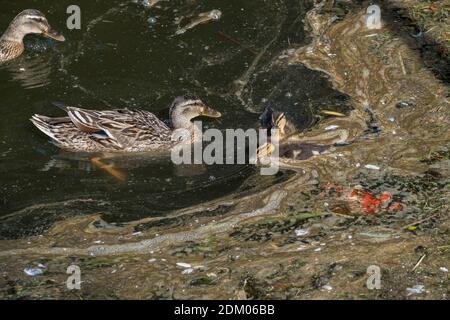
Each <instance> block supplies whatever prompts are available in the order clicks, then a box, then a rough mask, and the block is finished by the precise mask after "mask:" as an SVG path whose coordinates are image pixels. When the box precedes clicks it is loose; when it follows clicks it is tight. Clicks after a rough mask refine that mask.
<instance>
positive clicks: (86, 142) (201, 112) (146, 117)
mask: <svg viewBox="0 0 450 320" xmlns="http://www.w3.org/2000/svg"><path fill="white" fill-rule="evenodd" d="M59 107H61V108H62V109H63V110H64V111H66V112H67V114H68V117H61V118H49V117H45V116H41V115H34V116H33V117H32V119H30V120H31V122H33V124H34V125H35V126H36V127H37V128H38V129H39V130H41V131H42V132H43V133H45V134H46V135H48V136H49V137H50V138H52V139H53V141H54V142H55V144H56V145H57V146H58V147H60V148H61V149H64V150H69V151H80V152H145V151H152V150H164V149H169V148H171V147H172V146H174V145H175V144H177V143H179V141H172V133H173V131H174V130H176V129H188V130H193V123H192V122H191V120H192V119H193V118H196V117H198V116H207V117H212V118H218V117H220V116H221V114H220V112H218V111H216V110H213V109H211V108H209V107H207V106H206V105H205V104H204V103H203V102H202V101H201V100H199V99H196V98H192V97H186V96H185V97H178V98H176V99H175V100H174V101H173V103H172V105H171V107H170V111H169V115H170V120H171V124H170V126H168V125H166V124H165V123H164V122H163V121H161V120H159V119H158V118H157V117H156V116H155V115H154V114H153V113H151V112H148V111H145V110H137V109H116V110H107V111H95V110H86V109H81V108H75V107H66V106H59Z"/></svg>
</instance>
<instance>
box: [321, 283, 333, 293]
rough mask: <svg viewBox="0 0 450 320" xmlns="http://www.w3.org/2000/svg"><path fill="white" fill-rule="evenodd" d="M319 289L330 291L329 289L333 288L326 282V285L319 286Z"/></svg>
mask: <svg viewBox="0 0 450 320" xmlns="http://www.w3.org/2000/svg"><path fill="white" fill-rule="evenodd" d="M320 290H321V291H331V290H333V287H332V286H330V285H329V284H326V285H324V286H322V287H320Z"/></svg>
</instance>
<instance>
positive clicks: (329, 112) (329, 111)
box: [320, 110, 346, 117]
mask: <svg viewBox="0 0 450 320" xmlns="http://www.w3.org/2000/svg"><path fill="white" fill-rule="evenodd" d="M320 113H322V114H324V115H327V116H335V117H345V116H346V115H345V114H343V113H340V112H337V111H331V110H321V111H320Z"/></svg>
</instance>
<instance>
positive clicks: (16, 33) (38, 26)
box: [5, 9, 65, 41]
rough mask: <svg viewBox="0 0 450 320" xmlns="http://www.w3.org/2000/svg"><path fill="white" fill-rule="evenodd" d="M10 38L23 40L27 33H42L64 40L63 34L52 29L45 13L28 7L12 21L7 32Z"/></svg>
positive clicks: (45, 35)
mask: <svg viewBox="0 0 450 320" xmlns="http://www.w3.org/2000/svg"><path fill="white" fill-rule="evenodd" d="M5 34H6V35H7V37H8V40H15V41H22V40H23V37H24V36H26V35H27V34H41V35H43V36H44V37H47V38H52V39H55V40H57V41H64V40H65V38H64V36H63V35H62V34H60V33H59V32H57V31H56V30H54V29H52V27H51V26H50V24H49V23H48V21H47V18H46V17H45V16H44V14H43V13H42V12H40V11H38V10H34V9H28V10H24V11H22V12H21V13H19V14H18V15H17V16H16V17H15V18H14V20H13V21H12V22H11V24H10V26H9V28H8V31H7V32H6V33H5Z"/></svg>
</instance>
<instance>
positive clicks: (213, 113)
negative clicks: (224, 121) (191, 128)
mask: <svg viewBox="0 0 450 320" xmlns="http://www.w3.org/2000/svg"><path fill="white" fill-rule="evenodd" d="M202 116H205V117H210V118H220V117H221V116H222V114H221V113H220V112H219V111H217V110H214V109H212V108H210V107H206V106H205V107H203V112H202Z"/></svg>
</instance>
